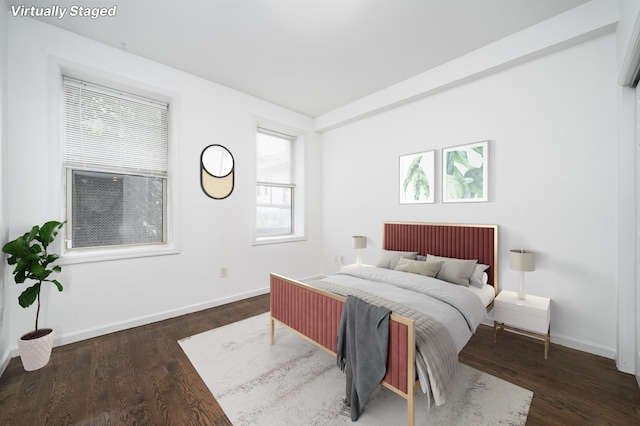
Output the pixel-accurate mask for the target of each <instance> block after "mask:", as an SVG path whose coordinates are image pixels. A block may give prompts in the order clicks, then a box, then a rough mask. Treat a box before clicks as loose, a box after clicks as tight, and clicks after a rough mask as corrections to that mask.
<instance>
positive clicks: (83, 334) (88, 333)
mask: <svg viewBox="0 0 640 426" xmlns="http://www.w3.org/2000/svg"><path fill="white" fill-rule="evenodd" d="M266 293H269V287H265V288H262V289H258V290H253V291H250V292H246V293H240V294H236V295H233V296H229V297H225V298H222V299H215V300H210V301H207V302H203V303H197V304H194V305H190V306H185V307H182V308H178V309H172V310H168V311H164V312H159V313H156V314H152V315H146V316H142V317H138V318H132V319H129V320H126V321H121V322H117V323H112V324H107V325H104V326H100V327H94V328H87V329H85V330H79V331H76V332H73V333H66V334H61V335H59V336H56V337H55V338H54V341H53V346H54V347H57V346H63V345H68V344H70V343H75V342H79V341H82V340H87V339H91V338H94V337H98V336H104V335H105V334H109V333H115V332H117V331H122V330H127V329H129V328H134V327H139V326H141V325H147V324H151V323H154V322H158V321H163V320H166V319H169V318H175V317H179V316H181V315H186V314H190V313H193V312H198V311H202V310H205V309H209V308H215V307H216V306H222V305H226V304H227V303H232V302H237V301H238V300H243V299H248V298H250V297H254V296H260V295H262V294H266ZM7 352H10V358H12V357H15V356H18V355H19V353H18V346H17V345H16V346H14V347H11V348H9V350H8V351H7ZM10 358H9V359H10ZM7 364H8V361H7Z"/></svg>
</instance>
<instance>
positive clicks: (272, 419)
mask: <svg viewBox="0 0 640 426" xmlns="http://www.w3.org/2000/svg"><path fill="white" fill-rule="evenodd" d="M179 344H180V346H181V347H182V349H183V350H184V351H185V353H186V354H187V356H188V357H189V360H190V361H191V363H192V364H193V366H194V367H195V369H196V370H197V371H198V373H199V374H200V376H201V377H202V379H203V380H204V382H205V383H206V385H207V386H208V387H209V389H210V390H211V393H212V394H213V396H214V397H215V398H216V400H217V401H218V403H219V404H220V406H221V407H222V409H223V410H224V412H225V413H226V415H227V417H229V420H231V422H232V423H233V424H234V425H235V426H240V425H342V424H344V425H348V424H353V422H351V419H350V418H349V417H345V416H344V415H341V414H340V411H341V408H342V399H343V398H344V395H345V376H344V375H343V374H342V373H341V372H340V370H339V369H338V367H336V364H335V358H334V357H333V356H331V355H330V354H329V353H328V352H325V351H324V350H322V349H320V348H318V347H317V346H315V345H313V344H311V343H309V342H307V341H306V340H305V339H303V338H302V337H300V336H298V335H296V334H295V333H293V332H291V331H289V330H287V329H285V328H284V327H281V326H277V327H276V343H275V344H274V345H270V344H269V314H268V313H266V314H262V315H258V316H255V317H252V318H249V319H246V320H244V321H240V322H237V323H233V324H229V325H227V326H224V327H220V328H216V329H213V330H210V331H207V332H204V333H201V334H197V335H195V336H192V337H188V338H186V339H183V340H180V341H179ZM416 395H417V398H416V424H417V425H474V426H476V425H500V424H503V425H524V424H525V422H526V420H527V414H528V413H529V407H530V404H531V399H532V397H533V393H532V392H531V391H528V390H526V389H523V388H521V387H518V386H516V385H513V384H511V383H509V382H506V381H504V380H501V379H498V378H496V377H493V376H490V375H488V374H485V373H482V372H480V371H478V370H475V369H473V368H471V367H468V366H466V365H464V364H460V369H459V373H458V376H457V380H456V383H455V386H454V387H453V389H452V390H451V392H450V394H449V396H448V399H447V402H446V404H444V405H442V406H440V407H435V406H434V407H432V408H431V410H429V409H427V406H426V397H425V395H424V394H423V393H422V392H421V391H418V393H417V394H416ZM406 413H407V403H406V400H405V399H403V398H402V397H400V396H398V395H396V394H395V393H393V392H392V391H390V390H388V389H385V388H383V387H382V386H380V387H379V389H378V390H377V391H376V392H374V394H373V396H372V398H371V399H370V400H369V402H368V403H367V405H366V406H365V409H364V412H363V413H362V415H361V416H360V418H359V419H358V421H357V422H356V424H358V425H405V424H406V422H407V417H406Z"/></svg>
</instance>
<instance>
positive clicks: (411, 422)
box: [407, 389, 416, 426]
mask: <svg viewBox="0 0 640 426" xmlns="http://www.w3.org/2000/svg"><path fill="white" fill-rule="evenodd" d="M415 424H416V394H415V389H414V392H411V394H410V395H409V398H408V399H407V426H415Z"/></svg>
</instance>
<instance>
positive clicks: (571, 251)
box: [322, 34, 618, 358]
mask: <svg viewBox="0 0 640 426" xmlns="http://www.w3.org/2000/svg"><path fill="white" fill-rule="evenodd" d="M616 77H617V75H616V39H615V36H614V35H612V34H609V35H605V36H602V37H599V38H596V39H595V40H591V41H587V42H585V43H583V44H579V45H577V46H575V47H570V48H568V49H566V50H561V51H558V52H556V53H552V54H550V55H547V56H544V57H541V58H539V59H535V60H532V61H530V62H527V63H524V64H522V65H518V66H516V67H514V68H511V69H508V70H504V71H501V72H499V73H496V74H493V75H491V76H488V77H485V78H482V79H479V80H477V81H474V82H470V83H467V84H465V85H462V86H459V87H456V88H453V89H450V90H447V91H442V92H440V93H437V94H435V95H432V96H430V97H428V98H425V99H422V100H418V101H415V102H413V103H410V104H406V105H404V106H400V107H397V108H394V109H392V110H389V111H386V112H383V113H380V114H377V115H374V116H372V117H369V118H365V119H362V120H360V121H357V122H354V123H351V124H346V125H344V126H342V127H339V128H337V129H334V130H331V131H328V132H326V133H324V134H323V135H322V143H323V157H324V161H323V174H324V181H323V198H324V203H323V228H324V233H325V238H324V240H323V241H324V242H325V243H324V247H323V260H324V270H325V272H332V271H335V270H336V269H337V268H338V266H339V265H338V264H337V263H335V262H334V255H336V254H341V255H345V256H346V263H350V262H353V260H354V259H355V253H354V250H352V249H351V248H350V236H351V235H356V234H359V235H366V236H367V237H368V238H369V243H368V246H367V249H365V250H364V251H363V261H364V262H367V263H375V262H376V261H377V258H378V256H379V250H380V246H381V231H382V225H381V224H382V222H383V221H385V220H394V221H397V220H406V221H426V222H453V223H490V224H498V225H500V256H499V261H500V268H499V280H500V288H501V289H511V290H514V289H515V288H516V286H517V273H516V272H515V271H511V270H509V269H508V261H507V252H508V250H509V249H511V248H525V249H529V250H533V251H535V252H536V253H537V257H536V271H534V272H531V273H528V274H527V276H526V279H527V283H528V290H529V293H531V294H535V295H540V296H546V297H550V298H552V307H551V312H552V320H551V334H552V341H554V342H556V343H560V344H563V345H567V346H570V347H574V348H577V349H582V350H587V351H590V352H593V353H597V354H601V355H604V356H608V357H612V358H613V357H614V354H615V351H616V325H617V315H616V312H617V309H618V307H617V287H618V283H617V280H618V277H617V253H616V248H617V232H618V214H617V202H618V200H617V187H618V173H617V160H618V153H617V100H616V95H617V86H616ZM480 140H490V141H491V142H490V165H491V171H490V178H491V181H490V202H488V203H480V204H442V203H441V202H440V200H441V199H442V197H441V193H440V190H439V189H438V190H437V193H436V200H437V201H438V202H437V203H436V204H432V205H399V203H398V180H399V177H398V157H399V156H400V155H403V154H409V153H415V152H420V151H427V150H432V149H435V150H438V152H437V156H436V158H437V160H438V161H439V160H440V158H441V151H440V150H441V149H442V148H445V147H449V146H454V145H460V144H464V143H470V142H475V141H480ZM440 170H441V167H440V164H439V163H438V165H437V168H436V171H437V174H439V173H440ZM437 182H438V185H439V184H440V182H441V179H440V177H439V175H438V178H437Z"/></svg>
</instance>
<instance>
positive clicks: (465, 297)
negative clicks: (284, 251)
mask: <svg viewBox="0 0 640 426" xmlns="http://www.w3.org/2000/svg"><path fill="white" fill-rule="evenodd" d="M323 281H325V282H330V283H333V284H337V285H341V286H345V287H352V288H356V289H359V290H362V291H366V292H369V293H372V294H375V295H376V296H379V297H382V298H384V299H387V300H390V301H392V302H395V303H398V304H401V305H404V306H407V307H409V308H412V309H415V310H416V311H419V312H423V313H425V314H427V315H429V316H431V317H433V318H435V319H436V320H438V321H439V322H440V323H442V324H443V325H444V326H445V327H446V328H447V330H448V331H449V333H450V334H451V337H452V338H453V340H454V342H455V345H456V348H457V351H458V352H460V351H461V350H462V348H463V347H464V346H465V345H466V344H467V342H468V341H469V339H470V338H471V336H472V335H473V332H475V330H476V328H477V327H478V325H479V324H480V323H481V322H482V320H483V319H484V317H485V315H486V306H488V304H489V303H491V301H488V300H489V294H488V293H489V291H488V290H489V289H490V290H491V294H492V295H493V287H491V286H489V285H486V286H485V287H488V288H489V289H487V288H485V289H479V288H476V289H475V290H473V289H471V290H470V289H469V288H468V287H464V286H460V285H455V284H450V283H447V282H445V281H441V280H438V279H435V278H430V277H426V276H424V275H418V274H412V273H407V272H399V271H394V270H390V269H384V268H369V267H368V268H353V269H348V270H345V271H342V272H339V273H337V274H336V275H332V276H330V277H327V278H324V279H323ZM427 292H428V293H429V294H430V296H427V295H425V294H423V293H427ZM491 297H493V296H491ZM439 298H441V299H442V300H439ZM487 301H488V303H487ZM456 305H457V306H458V307H457V308H456V307H454V306H456ZM461 307H462V308H461Z"/></svg>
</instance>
